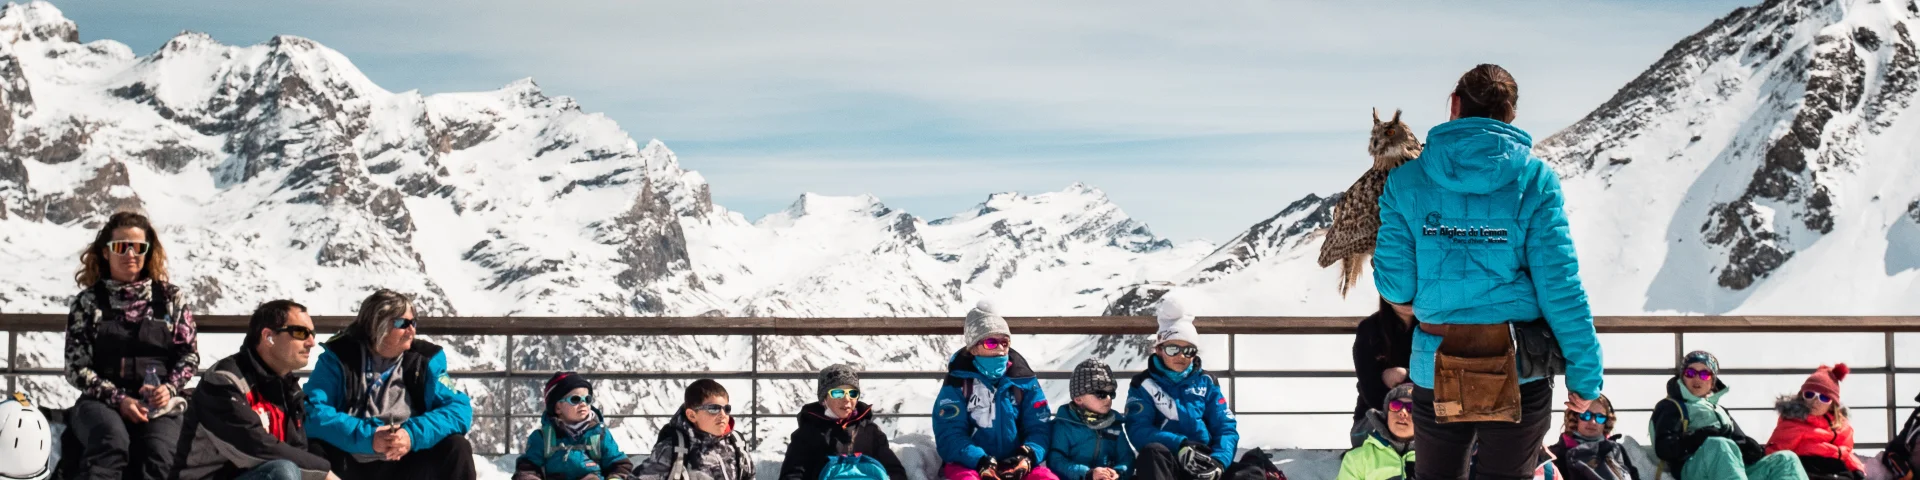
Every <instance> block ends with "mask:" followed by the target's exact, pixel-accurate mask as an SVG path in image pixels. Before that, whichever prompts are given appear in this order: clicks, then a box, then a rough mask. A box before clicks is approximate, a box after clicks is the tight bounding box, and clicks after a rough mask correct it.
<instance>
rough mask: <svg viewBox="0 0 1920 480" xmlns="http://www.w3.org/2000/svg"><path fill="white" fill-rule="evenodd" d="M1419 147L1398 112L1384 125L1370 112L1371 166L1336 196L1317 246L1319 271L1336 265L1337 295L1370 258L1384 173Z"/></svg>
mask: <svg viewBox="0 0 1920 480" xmlns="http://www.w3.org/2000/svg"><path fill="white" fill-rule="evenodd" d="M1422 148H1423V146H1422V145H1421V144H1420V138H1419V137H1415V136H1414V135H1413V128H1412V127H1409V126H1407V124H1406V123H1405V122H1401V121H1400V111H1399V110H1395V111H1394V112H1393V119H1392V120H1387V121H1384V122H1382V121H1380V111H1379V110H1374V112H1373V138H1372V139H1371V140H1369V141H1368V143H1367V153H1369V154H1371V155H1372V156H1373V166H1372V167H1369V168H1368V169H1367V172H1366V173H1363V174H1361V175H1360V179H1359V180H1356V181H1354V182H1353V186H1351V187H1347V192H1346V193H1345V194H1342V195H1341V196H1340V203H1339V204H1336V205H1334V207H1333V225H1330V226H1328V227H1327V236H1326V237H1325V239H1324V240H1322V241H1321V243H1320V268H1326V267H1328V266H1331V265H1333V264H1334V263H1335V262H1339V263H1340V285H1339V292H1340V296H1342V297H1345V296H1347V290H1349V289H1351V288H1353V284H1354V283H1355V282H1358V281H1360V269H1361V268H1362V266H1364V265H1366V264H1367V261H1368V260H1369V259H1370V258H1371V257H1372V256H1373V245H1374V243H1373V242H1374V236H1375V235H1376V234H1378V233H1380V192H1381V190H1383V189H1384V188H1386V185H1387V172H1389V171H1392V170H1393V169H1394V167H1398V166H1400V165H1401V164H1404V163H1407V161H1408V160H1413V159H1414V158H1415V157H1419V156H1420V150H1421V149H1422Z"/></svg>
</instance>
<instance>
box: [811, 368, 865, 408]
mask: <svg viewBox="0 0 1920 480" xmlns="http://www.w3.org/2000/svg"><path fill="white" fill-rule="evenodd" d="M841 385H846V386H849V387H853V388H854V389H856V390H857V389H859V388H860V372H856V371H854V370H853V367H852V366H850V365H847V364H844V363H841V364H836V365H833V366H830V367H827V368H826V369H824V370H820V384H819V385H818V387H819V389H820V392H819V393H820V399H821V400H826V399H827V391H828V390H832V389H833V387H838V386H841Z"/></svg>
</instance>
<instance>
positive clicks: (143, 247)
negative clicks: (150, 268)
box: [107, 240, 153, 256]
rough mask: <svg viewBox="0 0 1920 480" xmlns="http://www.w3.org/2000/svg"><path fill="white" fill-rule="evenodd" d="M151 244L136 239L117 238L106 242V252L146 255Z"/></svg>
mask: <svg viewBox="0 0 1920 480" xmlns="http://www.w3.org/2000/svg"><path fill="white" fill-rule="evenodd" d="M152 249H153V246H152V245H148V244H147V242H142V241H138V240H118V241H112V242H107V252H108V253H112V254H114V255H133V256H140V255H146V254H147V251H148V250H152Z"/></svg>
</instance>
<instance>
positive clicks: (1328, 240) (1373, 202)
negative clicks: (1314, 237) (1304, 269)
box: [1320, 170, 1387, 268]
mask: <svg viewBox="0 0 1920 480" xmlns="http://www.w3.org/2000/svg"><path fill="white" fill-rule="evenodd" d="M1386 185H1387V172H1385V171H1381V170H1367V173H1366V174H1363V175H1361V176H1360V179H1359V180H1355V181H1354V182H1353V186H1350V187H1347V192H1346V193H1345V194H1342V195H1341V196H1340V203H1339V204H1337V205H1334V207H1333V224H1332V225H1329V226H1328V227H1327V236H1326V237H1325V238H1324V239H1323V240H1322V241H1321V243H1320V267H1321V268H1326V267H1328V266H1330V265H1333V263H1334V262H1337V261H1340V259H1343V258H1347V257H1349V256H1352V255H1355V254H1364V255H1372V254H1373V246H1374V236H1375V235H1377V234H1379V233H1380V192H1381V191H1382V190H1383V189H1385V187H1386Z"/></svg>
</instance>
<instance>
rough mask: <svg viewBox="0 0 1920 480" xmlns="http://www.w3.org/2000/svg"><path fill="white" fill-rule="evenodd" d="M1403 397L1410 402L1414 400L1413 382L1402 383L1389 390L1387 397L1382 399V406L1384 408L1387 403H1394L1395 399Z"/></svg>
mask: <svg viewBox="0 0 1920 480" xmlns="http://www.w3.org/2000/svg"><path fill="white" fill-rule="evenodd" d="M1403 399H1404V400H1406V401H1409V402H1411V401H1413V382H1407V383H1402V384H1400V386H1398V387H1393V390H1388V391H1387V398H1384V399H1381V400H1380V408H1381V409H1383V410H1384V409H1386V408H1387V407H1386V405H1387V404H1389V403H1393V401H1394V400H1403Z"/></svg>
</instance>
